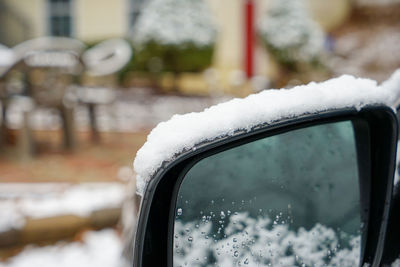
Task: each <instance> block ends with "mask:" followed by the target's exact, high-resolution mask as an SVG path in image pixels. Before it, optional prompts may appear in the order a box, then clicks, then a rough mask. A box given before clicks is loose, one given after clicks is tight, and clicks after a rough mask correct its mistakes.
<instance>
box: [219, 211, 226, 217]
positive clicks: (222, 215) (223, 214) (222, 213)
mask: <svg viewBox="0 0 400 267" xmlns="http://www.w3.org/2000/svg"><path fill="white" fill-rule="evenodd" d="M220 216H221V219H225V213H224V212H223V211H221V214H220Z"/></svg>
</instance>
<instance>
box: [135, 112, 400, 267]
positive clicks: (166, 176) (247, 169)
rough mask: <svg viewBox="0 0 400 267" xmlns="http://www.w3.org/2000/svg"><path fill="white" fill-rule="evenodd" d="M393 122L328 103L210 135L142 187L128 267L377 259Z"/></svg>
mask: <svg viewBox="0 0 400 267" xmlns="http://www.w3.org/2000/svg"><path fill="white" fill-rule="evenodd" d="M396 140H397V120H396V116H395V114H394V113H393V111H392V110H391V109H390V108H388V107H385V106H370V107H365V108H362V109H361V110H357V109H355V108H348V109H337V110H332V111H325V112H323V113H318V114H306V115H302V116H298V117H294V118H289V119H282V120H280V121H276V122H274V123H270V124H267V125H259V126H258V127H255V128H253V129H251V130H250V131H246V132H238V133H236V134H233V135H231V136H229V137H223V138H217V139H215V140H210V141H209V142H207V143H203V144H201V145H199V146H197V147H196V149H195V150H190V151H186V152H184V153H182V154H180V155H179V156H177V157H176V158H175V159H174V160H173V161H172V162H169V163H167V164H165V165H164V166H163V167H162V168H160V169H159V171H158V172H157V173H156V174H155V175H154V177H153V179H151V180H150V182H149V184H148V185H147V187H146V190H145V193H144V196H143V199H142V204H141V210H140V216H139V222H138V229H137V234H136V239H135V250H134V260H135V262H134V264H135V266H185V264H186V265H188V266H209V265H214V264H216V265H218V264H220V265H222V264H228V265H229V266H230V265H234V264H242V265H243V264H244V265H246V264H249V266H257V264H261V265H267V266H268V264H270V265H271V266H285V265H287V264H290V265H293V266H304V265H305V266H313V265H315V264H317V265H318V264H326V265H327V266H329V265H330V264H337V265H340V266H346V264H347V265H348V266H355V265H360V266H362V265H363V264H365V263H368V264H373V266H378V265H379V264H380V263H381V260H382V254H383V247H384V242H385V235H386V227H387V220H388V215H389V209H390V199H391V193H392V183H393V170H394V166H395V163H394V161H395V148H396Z"/></svg>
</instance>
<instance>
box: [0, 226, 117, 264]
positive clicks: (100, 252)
mask: <svg viewBox="0 0 400 267" xmlns="http://www.w3.org/2000/svg"><path fill="white" fill-rule="evenodd" d="M121 252H122V243H121V240H120V239H119V237H118V236H117V234H116V232H115V231H113V230H110V229H107V230H102V231H99V232H88V233H86V234H85V235H84V237H83V242H82V243H79V242H74V243H70V244H66V243H61V242H60V243H58V244H57V245H56V246H46V247H28V248H26V249H25V250H24V251H22V252H21V253H20V254H18V255H17V256H15V257H13V258H11V259H9V260H8V261H7V262H4V263H0V267H25V266H26V267H28V266H41V267H53V266H58V267H71V266H74V267H81V266H82V267H83V266H85V267H87V266H97V267H121V266H124V262H123V260H122V258H121Z"/></svg>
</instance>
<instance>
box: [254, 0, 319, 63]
mask: <svg viewBox="0 0 400 267" xmlns="http://www.w3.org/2000/svg"><path fill="white" fill-rule="evenodd" d="M258 32H259V35H260V36H261V38H262V39H263V40H264V41H265V43H266V45H267V47H268V48H269V50H270V51H271V52H272V54H273V55H274V56H275V57H276V59H277V60H278V61H279V62H281V63H283V64H286V65H294V64H295V63H296V62H311V61H314V60H315V59H317V58H318V56H319V55H320V54H321V52H322V51H323V44H324V34H323V32H322V30H321V28H320V27H319V25H317V24H316V23H315V22H314V21H313V20H312V19H311V17H310V14H309V12H308V11H307V8H306V6H305V3H304V1H303V0H272V1H270V6H269V9H268V12H267V14H266V15H265V16H264V17H263V18H262V19H261V20H260V21H259V24H258Z"/></svg>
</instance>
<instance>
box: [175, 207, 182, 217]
mask: <svg viewBox="0 0 400 267" xmlns="http://www.w3.org/2000/svg"><path fill="white" fill-rule="evenodd" d="M176 215H178V216H181V215H182V209H181V208H179V209H178V210H177V212H176Z"/></svg>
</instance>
